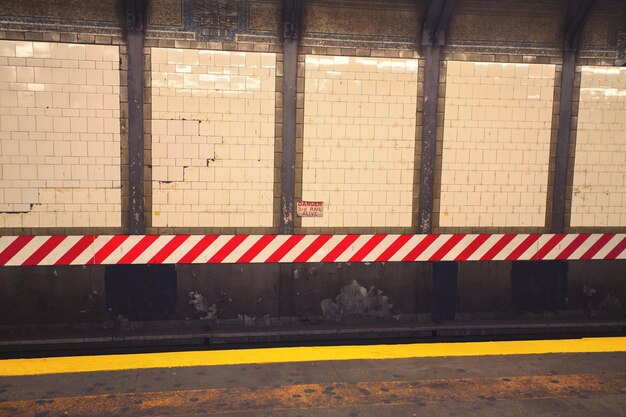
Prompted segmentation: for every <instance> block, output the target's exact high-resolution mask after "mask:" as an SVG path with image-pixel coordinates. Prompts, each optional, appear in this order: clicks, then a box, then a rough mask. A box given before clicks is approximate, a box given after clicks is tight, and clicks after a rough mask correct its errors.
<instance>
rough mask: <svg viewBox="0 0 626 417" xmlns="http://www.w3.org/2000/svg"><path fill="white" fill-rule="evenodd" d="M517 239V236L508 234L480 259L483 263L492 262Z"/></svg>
mask: <svg viewBox="0 0 626 417" xmlns="http://www.w3.org/2000/svg"><path fill="white" fill-rule="evenodd" d="M513 239H515V235H512V234H510V233H509V234H506V235H503V236H502V237H501V238H500V239H498V241H497V242H496V243H495V244H494V245H493V246H492V247H491V249H489V250H488V251H487V252H485V254H484V255H483V256H482V257H481V258H480V260H481V261H491V260H493V258H495V257H496V256H497V255H498V254H499V253H500V251H501V250H502V249H504V248H505V247H506V245H508V244H509V243H511V241H512V240H513Z"/></svg>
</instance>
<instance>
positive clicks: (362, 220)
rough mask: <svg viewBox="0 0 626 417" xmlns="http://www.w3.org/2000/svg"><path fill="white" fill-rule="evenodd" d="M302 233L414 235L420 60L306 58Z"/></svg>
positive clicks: (310, 56)
mask: <svg viewBox="0 0 626 417" xmlns="http://www.w3.org/2000/svg"><path fill="white" fill-rule="evenodd" d="M305 65H306V67H305V74H306V77H305V102H304V148H303V174H302V199H303V200H305V201H323V202H324V203H325V207H324V211H325V213H324V216H323V217H305V218H302V226H303V227H377V226H378V227H379V226H388V227H399V226H402V227H409V226H411V217H412V198H413V175H414V172H413V164H414V157H415V156H414V149H415V118H416V116H415V114H416V98H417V60H415V59H390V58H357V57H342V56H335V57H332V56H315V55H307V56H306V62H305Z"/></svg>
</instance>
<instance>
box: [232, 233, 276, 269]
mask: <svg viewBox="0 0 626 417" xmlns="http://www.w3.org/2000/svg"><path fill="white" fill-rule="evenodd" d="M274 238H276V235H263V236H261V239H259V240H257V241H256V243H255V244H254V245H252V247H251V248H250V249H248V251H247V252H246V253H244V254H243V255H241V258H239V259H238V260H237V263H246V264H247V263H250V262H252V260H253V259H254V258H255V257H256V256H257V255H258V254H259V253H261V251H262V250H263V249H265V248H266V247H267V245H269V244H270V243H271V242H272V240H274Z"/></svg>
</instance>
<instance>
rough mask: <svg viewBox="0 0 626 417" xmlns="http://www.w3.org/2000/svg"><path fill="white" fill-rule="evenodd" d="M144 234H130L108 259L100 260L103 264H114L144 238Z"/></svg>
mask: <svg viewBox="0 0 626 417" xmlns="http://www.w3.org/2000/svg"><path fill="white" fill-rule="evenodd" d="M143 238H144V236H143V235H132V236H128V238H126V240H124V241H123V242H122V244H121V245H119V246H118V247H117V248H116V249H115V250H114V251H113V252H111V254H110V255H109V256H107V257H106V259H103V260H102V262H100V263H101V264H103V265H114V264H116V263H118V262H119V261H120V259H122V258H123V257H124V256H125V255H126V254H127V253H128V252H130V250H131V249H132V248H133V247H134V246H135V245H136V244H137V243H139V242H140V241H141V239H143Z"/></svg>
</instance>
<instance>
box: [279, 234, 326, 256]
mask: <svg viewBox="0 0 626 417" xmlns="http://www.w3.org/2000/svg"><path fill="white" fill-rule="evenodd" d="M318 236H319V235H307V236H305V237H303V238H302V239H301V240H300V242H298V243H296V244H295V245H294V247H293V248H291V249H290V250H289V251H288V252H287V253H286V254H285V256H283V258H282V259H281V260H280V262H281V263H282V262H285V263H288V262H293V261H294V260H295V259H296V258H297V257H298V256H300V255H301V254H302V252H304V250H305V249H306V248H308V247H309V246H311V243H313V241H314V240H315V239H316V238H317V237H318ZM284 241H285V242H286V241H287V239H284ZM272 253H274V252H272ZM270 255H271V253H270ZM268 256H269V255H268Z"/></svg>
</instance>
